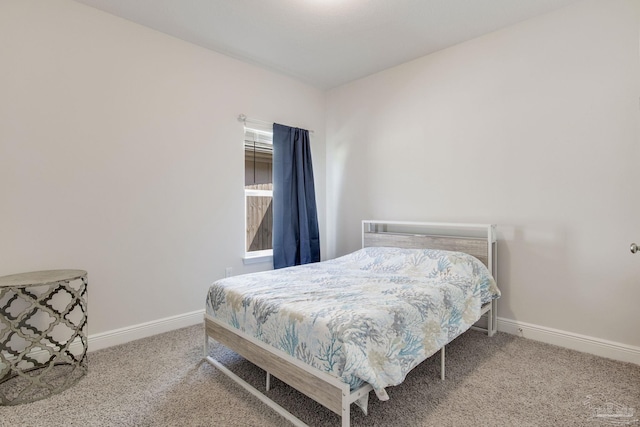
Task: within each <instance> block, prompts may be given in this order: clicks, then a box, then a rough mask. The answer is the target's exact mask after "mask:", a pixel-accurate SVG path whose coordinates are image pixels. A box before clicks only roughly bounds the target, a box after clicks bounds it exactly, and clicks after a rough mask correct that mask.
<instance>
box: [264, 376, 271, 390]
mask: <svg viewBox="0 0 640 427" xmlns="http://www.w3.org/2000/svg"><path fill="white" fill-rule="evenodd" d="M265 389H266V390H267V391H269V390H271V374H270V373H269V372H267V385H266V386H265Z"/></svg>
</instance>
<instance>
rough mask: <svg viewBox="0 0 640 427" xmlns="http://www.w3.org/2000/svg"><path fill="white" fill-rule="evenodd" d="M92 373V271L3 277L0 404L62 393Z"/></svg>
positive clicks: (0, 290)
mask: <svg viewBox="0 0 640 427" xmlns="http://www.w3.org/2000/svg"><path fill="white" fill-rule="evenodd" d="M86 372H87V272H86V271H83V270H49V271H36V272H32V273H23V274H14V275H11V276H4V277H0V405H17V404H20V403H27V402H33V401H35V400H40V399H44V398H46V397H49V396H51V395H53V394H56V393H59V392H61V391H63V390H66V389H67V388H69V387H71V386H72V385H73V384H75V383H76V382H77V381H78V380H79V379H80V378H82V377H83V376H84V374H86Z"/></svg>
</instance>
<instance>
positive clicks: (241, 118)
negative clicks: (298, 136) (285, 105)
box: [238, 114, 315, 133]
mask: <svg viewBox="0 0 640 427" xmlns="http://www.w3.org/2000/svg"><path fill="white" fill-rule="evenodd" d="M238 121H239V122H242V123H244V124H247V123H253V124H256V125H267V126H270V125H273V122H266V121H264V120H258V119H250V118H249V117H247V116H245V115H244V114H240V115H239V116H238ZM309 133H315V132H314V131H313V130H309Z"/></svg>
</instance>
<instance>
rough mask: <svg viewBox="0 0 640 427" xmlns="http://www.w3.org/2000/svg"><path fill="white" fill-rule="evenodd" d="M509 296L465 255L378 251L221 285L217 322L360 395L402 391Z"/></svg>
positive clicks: (212, 307) (213, 311) (216, 295)
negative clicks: (491, 305) (415, 372)
mask: <svg viewBox="0 0 640 427" xmlns="http://www.w3.org/2000/svg"><path fill="white" fill-rule="evenodd" d="M499 296H500V291H499V289H498V287H497V286H496V283H495V281H494V279H493V277H491V274H490V273H489V271H488V270H487V268H486V267H485V266H484V265H483V264H482V263H481V262H480V261H479V260H478V259H476V258H474V257H473V256H471V255H467V254H464V253H461V252H449V251H440V250H430V249H401V248H385V247H370V248H364V249H361V250H358V251H356V252H353V253H351V254H348V255H345V256H342V257H339V258H336V259H333V260H330V261H323V262H319V263H314V264H307V265H303V266H296V267H289V268H284V269H279V270H272V271H266V272H260V273H253V274H246V275H241V276H235V277H230V278H226V279H222V280H218V281H216V282H215V283H214V284H213V285H211V287H210V289H209V291H208V294H207V304H206V311H207V313H208V314H209V315H211V316H212V317H214V318H216V319H218V320H219V321H221V322H223V323H226V324H228V325H229V326H231V327H233V328H236V329H239V330H241V331H243V332H244V333H247V334H249V335H250V336H253V337H255V338H256V339H258V340H260V341H262V342H264V343H266V344H268V345H271V346H273V347H275V348H277V349H279V350H281V351H284V352H285V353H287V354H289V355H291V356H292V357H295V358H297V359H299V360H301V361H302V362H304V363H307V364H309V365H311V366H313V367H315V368H317V369H320V370H322V371H325V372H327V373H329V374H331V375H333V376H335V377H337V378H339V379H340V380H341V381H343V382H345V383H347V384H349V385H350V387H351V389H355V388H357V387H359V386H360V385H362V384H363V383H365V382H366V383H369V384H371V385H372V386H373V389H374V391H375V392H376V395H377V396H378V398H379V399H381V400H387V399H388V395H387V393H386V391H385V388H386V387H388V386H393V385H397V384H400V383H401V382H402V381H403V380H404V378H405V376H406V375H407V373H408V372H409V371H411V369H413V368H414V367H415V366H416V365H418V364H419V363H420V362H422V361H423V360H425V359H426V358H427V357H429V356H431V355H432V354H434V353H435V352H437V351H438V350H439V349H440V348H442V347H443V346H444V345H446V344H447V343H449V342H450V341H451V340H453V339H454V338H456V337H457V336H458V335H460V334H461V333H463V332H464V331H466V330H467V329H469V327H470V326H471V325H473V324H474V323H475V322H476V321H477V320H478V319H479V318H480V315H481V306H482V305H483V304H485V303H487V302H489V301H491V300H492V299H495V298H498V297H499Z"/></svg>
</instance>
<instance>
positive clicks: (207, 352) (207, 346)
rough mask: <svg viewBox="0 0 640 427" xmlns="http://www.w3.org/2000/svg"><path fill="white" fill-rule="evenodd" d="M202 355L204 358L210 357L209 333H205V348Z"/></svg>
mask: <svg viewBox="0 0 640 427" xmlns="http://www.w3.org/2000/svg"><path fill="white" fill-rule="evenodd" d="M202 353H203V355H202V356H203V357H205V358H206V357H207V356H208V355H209V335H207V332H206V331H205V332H204V346H203V348H202Z"/></svg>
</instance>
